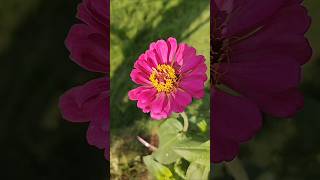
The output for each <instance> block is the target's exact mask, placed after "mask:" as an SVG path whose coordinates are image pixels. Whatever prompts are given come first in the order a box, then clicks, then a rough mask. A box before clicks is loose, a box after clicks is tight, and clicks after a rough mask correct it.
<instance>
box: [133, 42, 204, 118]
mask: <svg viewBox="0 0 320 180" xmlns="http://www.w3.org/2000/svg"><path fill="white" fill-rule="evenodd" d="M206 70H207V67H206V65H205V58H204V56H202V55H197V54H196V50H195V49H194V48H193V47H190V46H188V45H187V44H184V43H180V44H177V41H176V39H175V38H168V40H167V41H164V40H158V41H157V42H153V43H151V44H150V47H149V49H148V50H147V51H146V52H145V53H143V54H142V55H140V57H139V58H138V60H137V61H136V62H135V64H134V69H133V70H132V72H131V74H130V76H131V79H132V80H133V81H134V82H135V83H136V84H138V85H140V86H139V87H137V88H135V89H133V90H131V91H129V93H128V94H129V99H130V100H135V101H138V103H137V106H138V107H139V108H140V109H142V111H143V112H144V113H150V115H151V118H153V119H156V120H161V119H165V118H168V117H169V116H170V115H171V114H172V113H173V112H176V113H180V112H183V111H184V109H185V108H186V107H187V106H188V105H189V104H190V103H191V101H192V98H196V99H200V98H202V97H203V96H204V82H205V81H206V80H207V76H206Z"/></svg>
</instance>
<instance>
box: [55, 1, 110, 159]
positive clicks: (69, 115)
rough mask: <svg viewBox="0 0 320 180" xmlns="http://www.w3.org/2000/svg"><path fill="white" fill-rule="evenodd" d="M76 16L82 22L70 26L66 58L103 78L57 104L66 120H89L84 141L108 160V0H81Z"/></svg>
mask: <svg viewBox="0 0 320 180" xmlns="http://www.w3.org/2000/svg"><path fill="white" fill-rule="evenodd" d="M77 17H78V18H79V19H80V20H81V21H82V22H81V23H79V24H76V25H74V26H72V28H71V30H70V32H69V34H68V37H67V39H66V42H65V43H66V46H67V48H68V50H69V51H70V58H71V59H72V60H73V61H74V62H75V63H77V64H79V65H80V66H81V67H83V68H84V69H86V70H88V71H92V72H98V73H102V76H103V77H101V78H98V79H94V80H91V81H89V82H87V83H85V84H84V85H81V86H77V87H74V88H72V89H70V90H68V91H67V92H65V94H64V95H62V96H61V98H60V102H59V107H60V110H61V113H62V115H63V117H64V118H65V119H66V120H68V121H70V122H77V123H83V122H89V123H90V124H89V127H88V130H87V141H88V143H89V144H90V145H93V146H96V147H97V148H99V149H104V150H105V157H106V159H109V88H110V87H109V80H108V76H109V75H108V73H109V36H110V35H109V31H110V30H109V0H84V1H83V2H82V3H81V4H80V5H79V6H78V13H77Z"/></svg>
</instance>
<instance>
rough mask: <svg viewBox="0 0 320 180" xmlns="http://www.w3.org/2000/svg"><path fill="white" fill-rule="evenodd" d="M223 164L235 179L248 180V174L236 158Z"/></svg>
mask: <svg viewBox="0 0 320 180" xmlns="http://www.w3.org/2000/svg"><path fill="white" fill-rule="evenodd" d="M225 166H226V167H227V170H228V172H229V173H230V174H231V175H232V176H233V178H234V179H235V180H249V177H248V174H247V172H246V170H245V169H244V167H243V165H242V163H241V161H240V160H239V159H238V158H235V159H234V160H232V161H231V162H228V163H225Z"/></svg>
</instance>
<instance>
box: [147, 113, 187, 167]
mask: <svg viewBox="0 0 320 180" xmlns="http://www.w3.org/2000/svg"><path fill="white" fill-rule="evenodd" d="M182 128H183V127H182V124H181V123H180V122H179V121H178V120H177V119H174V118H170V119H167V120H166V121H165V122H164V123H163V124H162V125H161V126H160V128H159V131H158V132H159V133H158V134H159V147H158V149H157V150H156V151H155V152H154V153H153V154H152V155H153V157H154V158H155V159H156V160H157V161H158V162H160V163H162V164H171V163H173V162H175V161H176V160H178V159H179V158H180V156H179V155H178V154H177V153H176V152H174V151H173V147H174V146H175V145H176V144H178V143H179V142H181V141H183V140H184V139H186V136H185V134H184V133H182V132H181V131H182Z"/></svg>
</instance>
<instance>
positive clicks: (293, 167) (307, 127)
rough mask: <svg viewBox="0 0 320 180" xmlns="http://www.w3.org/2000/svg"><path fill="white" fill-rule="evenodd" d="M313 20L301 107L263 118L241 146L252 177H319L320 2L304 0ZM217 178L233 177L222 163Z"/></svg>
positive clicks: (288, 179) (296, 179) (295, 179)
mask: <svg viewBox="0 0 320 180" xmlns="http://www.w3.org/2000/svg"><path fill="white" fill-rule="evenodd" d="M304 4H305V6H306V7H307V9H308V10H309V14H310V15H311V17H312V19H313V22H312V25H311V28H310V30H309V32H308V33H307V36H308V38H309V40H310V43H311V46H312V48H313V57H312V59H311V61H310V62H309V63H308V64H306V65H305V66H304V67H303V82H302V84H301V88H300V89H301V91H302V92H303V94H304V96H305V106H304V109H303V110H302V111H301V112H299V113H298V114H297V115H296V117H294V118H292V119H289V120H283V119H275V118H271V117H266V118H265V120H264V125H263V128H262V130H261V132H260V133H258V134H257V136H256V137H255V138H254V139H253V140H252V141H250V142H249V143H247V144H244V145H242V147H241V153H240V156H239V159H240V160H241V162H242V164H243V166H244V168H245V170H246V172H247V174H248V176H249V178H250V179H254V180H278V179H281V180H309V179H310V180H313V179H320V171H319V170H320V34H319V32H320V1H319V0H305V2H304ZM214 173H215V178H214V179H217V180H231V179H233V178H232V177H231V176H230V175H229V174H228V173H227V170H226V168H225V167H224V166H223V165H219V166H215V171H214Z"/></svg>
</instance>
